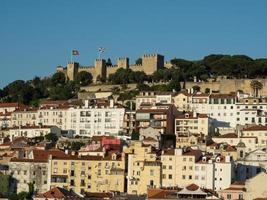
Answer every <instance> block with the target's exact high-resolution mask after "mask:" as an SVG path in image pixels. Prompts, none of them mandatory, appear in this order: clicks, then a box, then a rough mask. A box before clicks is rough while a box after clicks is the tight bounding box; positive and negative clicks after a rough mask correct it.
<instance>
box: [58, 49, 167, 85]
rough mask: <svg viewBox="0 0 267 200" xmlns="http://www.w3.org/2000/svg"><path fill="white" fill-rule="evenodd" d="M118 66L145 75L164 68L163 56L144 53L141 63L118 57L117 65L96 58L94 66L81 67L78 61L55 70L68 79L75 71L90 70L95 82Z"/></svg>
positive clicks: (114, 70) (72, 76)
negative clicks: (109, 64) (108, 64)
mask: <svg viewBox="0 0 267 200" xmlns="http://www.w3.org/2000/svg"><path fill="white" fill-rule="evenodd" d="M120 68H124V69H127V68H130V69H132V70H133V71H143V72H145V73H146V74H147V75H151V74H153V73H154V72H155V71H157V70H158V69H162V68H164V56H162V55H159V54H145V55H143V56H142V64H141V65H130V64H129V58H127V57H126V58H118V60H117V65H112V66H107V65H106V61H105V60H104V59H96V60H95V66H92V67H82V66H80V65H79V63H73V62H72V63H68V64H67V67H66V68H64V67H58V68H57V72H63V73H64V74H65V75H66V76H67V78H68V79H69V80H74V78H75V76H76V75H77V73H79V72H81V71H87V72H90V73H91V74H92V76H93V81H94V82H97V78H98V77H102V78H105V79H106V78H108V77H109V75H110V74H113V73H115V72H116V71H117V70H118V69H120Z"/></svg>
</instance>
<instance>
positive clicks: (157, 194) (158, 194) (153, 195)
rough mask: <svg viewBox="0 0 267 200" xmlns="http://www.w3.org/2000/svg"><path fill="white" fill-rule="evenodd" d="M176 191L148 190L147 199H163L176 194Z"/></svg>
mask: <svg viewBox="0 0 267 200" xmlns="http://www.w3.org/2000/svg"><path fill="white" fill-rule="evenodd" d="M175 192H176V191H175V190H167V189H159V188H157V189H148V190H147V197H148V198H149V199H163V198H166V197H167V196H168V195H170V194H173V193H175Z"/></svg>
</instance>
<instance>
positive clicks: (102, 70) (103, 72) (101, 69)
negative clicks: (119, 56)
mask: <svg viewBox="0 0 267 200" xmlns="http://www.w3.org/2000/svg"><path fill="white" fill-rule="evenodd" d="M98 77H100V78H105V79H106V78H107V66H106V61H105V60H104V59H96V60H95V73H94V74H93V78H94V80H93V81H94V82H96V81H97V78H98Z"/></svg>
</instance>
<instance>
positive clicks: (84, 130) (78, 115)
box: [67, 100, 125, 137]
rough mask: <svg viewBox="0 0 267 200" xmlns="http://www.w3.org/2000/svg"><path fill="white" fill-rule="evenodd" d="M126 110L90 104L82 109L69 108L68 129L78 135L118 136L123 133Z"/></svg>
mask: <svg viewBox="0 0 267 200" xmlns="http://www.w3.org/2000/svg"><path fill="white" fill-rule="evenodd" d="M124 114H125V108H123V107H119V106H115V105H114V103H113V101H112V100H111V101H110V104H107V103H103V104H100V103H99V104H95V105H93V106H89V105H88V102H86V103H85V106H84V107H82V108H74V107H73V108H69V110H68V116H67V118H68V121H67V129H68V130H74V131H75V133H76V134H77V135H80V136H87V137H92V136H94V135H118V133H119V132H120V131H123V120H124Z"/></svg>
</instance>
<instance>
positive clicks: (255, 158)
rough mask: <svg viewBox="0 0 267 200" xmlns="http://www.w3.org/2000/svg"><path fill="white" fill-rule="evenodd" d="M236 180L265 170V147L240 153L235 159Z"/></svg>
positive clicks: (244, 178)
mask: <svg viewBox="0 0 267 200" xmlns="http://www.w3.org/2000/svg"><path fill="white" fill-rule="evenodd" d="M236 165H237V168H236V171H237V174H236V180H238V181H245V180H246V179H249V178H252V177H254V176H256V175H257V174H259V173H261V172H266V170H267V151H266V149H265V148H264V149H256V150H254V151H251V152H249V153H247V154H243V155H241V157H240V158H239V159H238V160H237V161H236Z"/></svg>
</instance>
